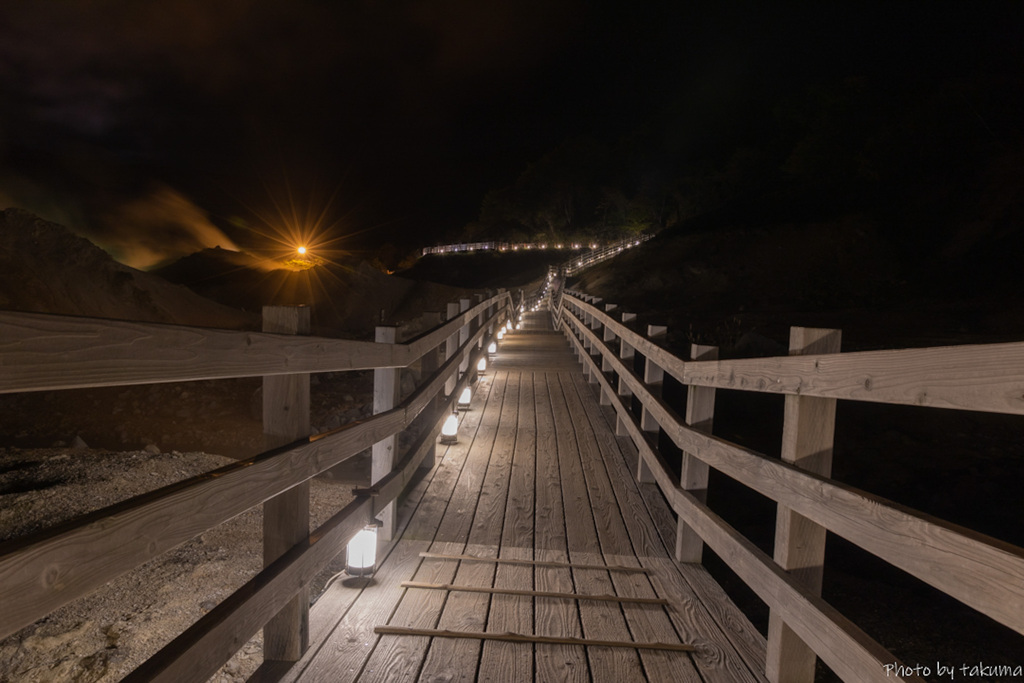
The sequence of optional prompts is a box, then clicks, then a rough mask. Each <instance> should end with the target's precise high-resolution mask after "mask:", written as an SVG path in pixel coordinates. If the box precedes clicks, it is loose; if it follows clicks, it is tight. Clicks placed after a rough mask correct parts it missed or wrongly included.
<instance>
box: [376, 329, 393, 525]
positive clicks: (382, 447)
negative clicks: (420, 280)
mask: <svg viewBox="0 0 1024 683" xmlns="http://www.w3.org/2000/svg"><path fill="white" fill-rule="evenodd" d="M374 334H375V335H376V336H375V339H374V340H375V341H376V342H377V343H379V344H394V343H395V342H396V341H397V340H398V328H397V327H394V326H385V325H380V326H378V327H377V328H376V330H375V333H374ZM399 387H400V384H399V372H398V370H397V369H396V368H376V369H375V370H374V371H373V413H374V415H377V414H380V413H384V412H387V411H389V410H391V409H392V408H394V407H395V403H397V402H398V392H399ZM397 443H398V440H397V436H396V435H395V434H389V435H388V436H385V437H384V438H383V439H381V440H380V441H378V442H376V443H375V444H373V446H372V453H371V461H370V485H371V486H372V485H374V484H377V483H378V482H380V480H381V479H383V478H384V477H385V476H387V475H389V474H391V471H392V470H393V469H394V466H395V455H396V454H395V448H396V447H397ZM394 514H395V503H394V501H390V502H389V503H387V504H386V505H385V506H384V509H382V510H381V511H380V514H379V515H378V516H377V519H379V520H380V521H381V527H380V529H378V532H377V535H378V541H390V540H391V538H392V536H393V535H394V533H395V519H394Z"/></svg>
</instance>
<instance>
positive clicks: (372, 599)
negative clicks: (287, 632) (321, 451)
mask: <svg viewBox="0 0 1024 683" xmlns="http://www.w3.org/2000/svg"><path fill="white" fill-rule="evenodd" d="M491 388H492V389H494V388H495V387H491ZM497 389H498V390H499V393H500V387H497ZM491 393H493V392H486V394H487V395H486V396H485V397H481V398H483V399H485V401H486V404H490V403H491ZM497 401H498V403H499V404H500V397H499V398H498V399H497ZM492 411H493V408H492ZM485 412H486V407H485V409H484V410H475V411H470V412H469V413H467V414H466V416H465V418H464V422H463V424H462V425H461V426H460V432H459V439H460V440H459V443H457V444H455V445H452V446H448V447H446V448H445V449H444V452H443V454H442V457H441V462H440V464H439V465H438V467H437V472H436V473H435V475H434V477H433V480H432V481H431V484H430V487H429V488H428V489H427V493H426V494H425V495H424V498H423V501H422V502H421V504H420V505H419V506H418V507H417V509H416V512H415V513H414V515H413V518H412V520H411V521H410V523H409V526H408V528H407V529H406V530H405V531H404V533H403V534H402V537H401V539H400V541H399V543H398V545H397V547H396V550H395V551H394V554H393V557H389V558H388V561H387V562H386V563H385V565H384V566H382V567H381V568H380V570H379V571H378V572H377V574H376V575H375V576H374V580H375V582H377V584H378V585H377V586H374V587H373V589H365V590H364V591H363V592H362V594H361V595H360V599H359V601H358V602H357V603H356V604H355V605H353V607H352V609H351V610H349V612H348V613H347V614H346V615H345V618H344V619H343V620H341V622H340V623H339V624H338V626H337V627H336V628H335V629H334V630H333V631H332V633H331V635H330V638H328V639H327V640H325V641H324V642H323V644H322V645H321V647H320V649H319V654H318V656H317V657H315V658H313V659H311V660H310V661H309V662H308V663H307V664H306V666H305V669H304V671H303V673H302V676H301V677H300V678H301V679H303V680H331V681H339V682H340V681H353V680H360V681H369V680H389V677H391V676H398V677H400V676H405V675H411V674H410V672H415V671H417V670H418V668H419V666H420V663H421V662H422V660H423V653H424V652H425V650H426V647H427V640H428V639H427V638H419V639H401V640H399V639H397V638H394V637H386V638H382V637H379V636H377V635H375V634H374V633H373V628H374V626H377V625H380V624H383V623H387V622H389V620H390V623H392V624H397V625H400V626H408V627H414V628H433V627H435V626H436V625H437V618H438V615H439V613H440V610H441V606H442V602H443V601H442V600H441V599H440V596H438V595H432V594H431V592H430V591H416V590H412V589H410V590H408V591H403V590H402V589H401V587H400V585H399V584H400V583H401V582H402V581H405V580H407V579H409V578H410V577H413V578H415V579H416V580H419V581H436V582H443V581H451V580H452V579H453V578H454V576H455V567H456V563H454V562H448V561H443V560H427V561H424V560H423V559H422V558H420V555H419V554H420V553H421V552H423V551H425V550H433V551H435V552H452V551H461V550H462V549H463V548H464V546H465V541H464V540H463V541H462V542H459V541H457V540H453V539H456V538H457V537H458V536H459V535H460V534H461V535H462V538H463V539H464V538H465V531H464V529H468V523H464V522H463V521H462V519H461V518H462V517H464V515H460V514H459V513H458V510H459V509H460V507H462V506H463V505H465V503H466V500H467V493H468V492H469V491H471V489H472V487H473V486H474V485H476V486H479V484H478V483H476V482H478V479H477V475H476V474H475V473H474V472H469V471H468V470H469V469H470V468H469V466H468V455H469V451H470V444H471V443H472V441H473V439H474V438H475V437H477V436H478V435H479V434H478V433H479V432H480V431H481V430H482V422H483V418H484V414H485ZM484 431H485V434H484V438H487V431H486V430H484ZM491 438H493V436H492V437H491Z"/></svg>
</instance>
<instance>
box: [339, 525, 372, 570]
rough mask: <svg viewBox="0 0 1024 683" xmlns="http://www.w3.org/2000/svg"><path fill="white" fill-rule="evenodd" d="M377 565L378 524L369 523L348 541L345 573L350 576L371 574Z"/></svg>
mask: <svg viewBox="0 0 1024 683" xmlns="http://www.w3.org/2000/svg"><path fill="white" fill-rule="evenodd" d="M376 566H377V526H376V525H375V524H367V525H366V526H365V527H363V528H362V529H360V530H359V533H357V534H356V535H355V536H353V537H352V540H351V541H349V542H348V551H347V552H346V553H345V573H346V574H348V575H349V576H371V575H372V574H373V570H374V569H375V568H376Z"/></svg>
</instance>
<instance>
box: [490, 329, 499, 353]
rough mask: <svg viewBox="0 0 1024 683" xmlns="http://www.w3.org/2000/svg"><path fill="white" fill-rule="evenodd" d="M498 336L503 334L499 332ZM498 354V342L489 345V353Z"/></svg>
mask: <svg viewBox="0 0 1024 683" xmlns="http://www.w3.org/2000/svg"><path fill="white" fill-rule="evenodd" d="M498 334H501V332H499V333H498ZM499 339H500V337H499ZM497 352H498V342H491V343H490V344H488V345H487V353H497Z"/></svg>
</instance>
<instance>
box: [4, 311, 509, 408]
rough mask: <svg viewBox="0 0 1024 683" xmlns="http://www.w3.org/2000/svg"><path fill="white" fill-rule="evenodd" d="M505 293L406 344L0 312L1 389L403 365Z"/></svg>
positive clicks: (167, 380)
mask: <svg viewBox="0 0 1024 683" xmlns="http://www.w3.org/2000/svg"><path fill="white" fill-rule="evenodd" d="M502 305H507V306H510V305H511V297H510V296H509V295H508V294H507V293H502V294H499V295H496V296H494V297H491V298H490V299H488V300H486V301H483V302H481V303H479V304H477V305H476V306H474V307H472V308H470V309H469V310H468V311H465V312H464V313H461V314H459V315H458V316H457V317H455V318H454V319H452V320H449V321H447V322H446V323H444V324H443V325H441V326H440V327H438V328H437V329H435V330H432V331H430V332H428V333H426V334H425V335H422V336H420V337H419V338H417V339H414V340H413V341H411V342H409V343H407V344H378V343H376V342H368V341H356V340H347V339H329V338H324V337H308V336H293V335H281V334H269V333H264V332H239V331H228V330H215V329H208V328H203V327H186V326H182V325H165V324H160V323H136V322H126V321H121V320H101V319H96V318H80V317H74V316H57V315H45V314H41V313H18V312H11V311H0V394H3V393H13V392H19V391H44V390H52V389H75V388H87V387H102V386H121V385H131V384H154V383H161V382H184V381H191V380H208V379H224V378H233V377H257V376H267V375H284V374H292V373H306V372H308V373H316V372H336V371H345V370H366V369H373V368H382V367H407V366H408V365H410V364H411V363H413V362H414V361H415V360H417V359H418V358H420V357H421V356H423V355H424V354H425V353H427V351H429V350H430V349H432V348H436V347H437V346H438V345H439V344H441V342H442V341H443V340H444V339H445V338H447V337H448V336H449V335H451V334H452V330H456V329H458V328H460V327H462V326H463V325H465V324H466V323H468V322H469V321H470V320H471V319H472V318H474V317H476V316H477V315H479V314H480V313H482V312H484V311H485V310H487V309H488V308H490V307H492V306H498V307H500V306H502Z"/></svg>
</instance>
